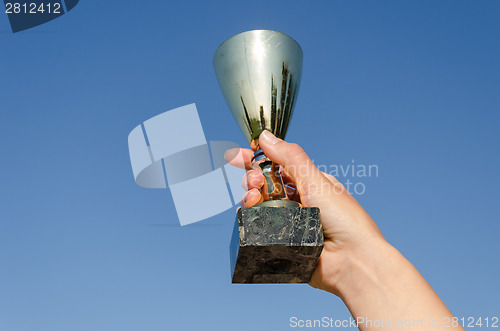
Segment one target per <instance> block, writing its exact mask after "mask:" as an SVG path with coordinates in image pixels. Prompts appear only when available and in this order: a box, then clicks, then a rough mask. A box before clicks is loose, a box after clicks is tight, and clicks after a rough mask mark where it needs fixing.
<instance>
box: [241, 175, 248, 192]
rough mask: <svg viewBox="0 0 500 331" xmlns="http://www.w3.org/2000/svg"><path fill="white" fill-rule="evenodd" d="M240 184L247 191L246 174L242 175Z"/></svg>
mask: <svg viewBox="0 0 500 331" xmlns="http://www.w3.org/2000/svg"><path fill="white" fill-rule="evenodd" d="M241 186H242V187H243V189H244V190H245V191H248V176H247V175H245V176H243V179H242V180H241Z"/></svg>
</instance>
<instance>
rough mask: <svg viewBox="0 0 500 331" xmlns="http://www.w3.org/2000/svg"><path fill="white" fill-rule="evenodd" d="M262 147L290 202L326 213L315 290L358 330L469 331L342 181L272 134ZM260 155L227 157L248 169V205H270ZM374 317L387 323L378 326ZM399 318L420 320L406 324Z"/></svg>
mask: <svg viewBox="0 0 500 331" xmlns="http://www.w3.org/2000/svg"><path fill="white" fill-rule="evenodd" d="M259 144H260V147H261V148H262V150H263V151H264V153H265V154H266V156H267V157H268V158H270V159H271V160H272V161H274V162H276V163H278V164H280V165H281V167H282V177H283V181H284V182H285V183H286V185H288V186H290V187H291V189H287V193H289V198H290V200H294V201H297V202H299V203H300V204H301V205H302V206H305V207H319V208H320V210H321V222H322V225H323V231H324V236H325V246H324V248H323V252H322V254H321V256H320V259H319V261H318V264H317V267H316V269H315V271H314V274H313V275H312V278H311V281H310V282H309V285H311V286H312V287H315V288H318V289H321V290H324V291H327V292H330V293H333V294H334V295H336V296H338V297H339V298H340V299H342V301H343V302H344V303H345V305H346V306H347V308H348V309H349V311H350V312H351V314H352V316H353V319H355V320H356V319H358V318H359V319H358V321H359V322H360V323H358V328H359V329H360V330H363V331H364V330H372V329H376V330H381V329H395V328H396V329H398V330H405V329H408V330H410V329H429V330H439V329H443V330H449V329H450V328H452V327H453V328H455V329H461V330H463V328H462V327H461V326H460V324H459V323H452V318H453V315H452V314H451V312H450V311H449V310H448V308H447V307H446V306H445V305H444V303H443V302H442V301H441V299H440V298H439V297H438V296H437V295H436V293H435V292H434V290H433V289H432V288H431V286H430V285H429V284H428V283H427V282H426V281H425V279H424V278H423V277H422V276H421V275H420V273H419V272H418V271H417V269H416V268H415V267H414V266H413V265H412V264H411V263H410V262H409V261H408V260H407V259H406V258H405V257H404V256H403V255H401V254H400V253H399V251H398V250H397V249H395V248H394V247H393V246H391V245H390V244H389V243H388V242H387V241H386V240H385V238H384V236H383V235H382V233H381V232H380V230H379V228H378V227H377V225H376V224H375V222H374V221H373V219H372V218H371V217H370V215H368V213H367V212H366V211H365V210H364V209H363V208H362V207H361V205H360V204H359V203H358V202H357V201H356V199H354V198H353V197H352V196H351V195H350V194H349V193H348V191H347V190H346V189H345V188H344V187H343V185H342V184H341V183H340V182H339V181H338V180H337V179H335V178H334V177H333V176H331V175H329V174H326V173H323V172H321V171H319V170H318V168H317V167H316V166H315V165H314V164H313V162H312V161H311V159H310V158H309V157H308V156H307V154H306V153H305V152H304V150H303V149H302V148H301V147H300V146H299V145H297V144H293V143H287V142H285V141H283V140H281V139H278V138H276V137H275V136H274V135H272V134H271V133H270V132H268V131H264V132H263V133H262V134H261V135H260V137H259ZM252 156H253V151H252V150H250V149H233V150H229V151H228V152H226V159H227V161H228V162H229V163H230V164H232V165H234V166H237V167H240V168H245V169H247V170H248V172H247V173H246V175H245V176H244V177H243V180H242V185H243V188H244V189H245V190H247V192H246V193H245V195H244V196H243V198H242V201H241V206H242V207H251V206H254V205H256V204H257V203H259V202H262V200H263V198H262V195H261V194H260V191H259V189H260V188H261V187H262V185H263V184H264V177H263V176H262V173H261V172H260V171H259V170H255V169H252V168H251V158H252ZM362 319H363V320H362ZM436 319H437V321H436ZM368 320H371V321H372V322H373V321H375V320H377V321H382V320H383V321H385V323H383V325H381V324H380V323H379V325H375V323H371V324H370V323H369V322H368ZM388 321H391V322H392V327H390V326H389V325H388V324H389V322H388ZM398 321H416V322H412V323H406V325H398ZM418 321H422V322H421V324H419V322H418ZM429 321H432V327H431V326H430V325H429ZM452 324H455V325H452Z"/></svg>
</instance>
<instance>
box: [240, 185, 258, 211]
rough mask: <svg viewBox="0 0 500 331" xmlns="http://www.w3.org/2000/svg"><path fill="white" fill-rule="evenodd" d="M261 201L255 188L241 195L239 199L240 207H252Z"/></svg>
mask: <svg viewBox="0 0 500 331" xmlns="http://www.w3.org/2000/svg"><path fill="white" fill-rule="evenodd" d="M262 201H263V198H262V195H261V194H260V192H259V190H257V189H256V188H253V189H251V190H250V191H248V192H247V193H245V194H244V195H243V198H242V199H241V206H242V207H252V206H254V205H256V204H258V203H260V202H262Z"/></svg>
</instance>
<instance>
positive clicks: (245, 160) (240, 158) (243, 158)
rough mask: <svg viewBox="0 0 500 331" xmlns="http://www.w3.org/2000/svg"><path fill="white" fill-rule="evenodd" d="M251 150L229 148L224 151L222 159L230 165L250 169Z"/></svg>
mask: <svg viewBox="0 0 500 331" xmlns="http://www.w3.org/2000/svg"><path fill="white" fill-rule="evenodd" d="M252 157H253V152H252V150H250V149H247V148H231V149H228V150H227V151H226V152H225V153H224V159H225V160H226V162H227V163H229V164H230V165H232V166H234V167H237V168H241V169H246V170H250V169H252Z"/></svg>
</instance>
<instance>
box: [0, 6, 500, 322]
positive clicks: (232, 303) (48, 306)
mask: <svg viewBox="0 0 500 331" xmlns="http://www.w3.org/2000/svg"><path fill="white" fill-rule="evenodd" d="M499 17H500V2H498V1H493V0H492V1H486V0H485V1H460V0H441V1H430V0H425V1H387V0H385V1H338V0H336V1H279V2H278V1H245V2H239V1H228V2H218V3H217V2H210V1H199V2H193V1H178V2H175V3H174V2H169V1H114V2H108V1H84V0H83V1H81V2H80V4H79V5H77V6H76V7H75V8H74V9H73V10H72V11H71V12H69V13H68V14H67V15H64V16H62V17H60V18H58V19H56V20H54V21H52V22H49V23H47V24H45V25H42V26H39V27H37V28H34V29H32V30H28V31H26V32H21V33H17V34H12V33H11V32H10V27H9V24H8V20H7V16H6V15H5V14H3V13H0V123H1V125H2V128H1V130H0V160H1V162H0V170H1V174H2V179H1V184H0V201H1V202H0V330H2V331H3V330H5V331H59V330H71V331H80V330H81V331H88V330H92V331H101V330H102V331H115V330H116V331H126V330H131V331H132V330H134V331H135V330H141V331H157V330H158V331H159V330H287V329H289V319H290V317H292V316H297V317H298V318H302V319H315V318H321V317H323V316H329V317H332V318H335V319H343V318H347V317H348V316H349V312H348V311H347V309H346V308H345V307H344V305H343V304H342V302H341V301H340V300H339V299H338V298H336V297H335V296H333V295H331V294H327V293H324V292H321V291H319V290H315V289H312V288H310V287H308V286H307V285H279V286H267V285H263V286H253V285H249V286H241V285H240V286H236V285H232V284H231V283H230V276H229V250H228V246H229V240H230V234H231V231H232V227H233V222H234V214H235V210H234V209H233V210H228V211H226V212H225V213H223V214H220V215H218V216H215V217H212V218H211V219H208V220H206V221H203V222H201V223H198V224H195V225H192V226H188V227H179V226H176V224H178V222H177V217H176V213H175V209H174V206H173V203H172V200H171V196H170V193H169V191H168V190H148V189H142V188H140V187H138V186H137V185H136V184H135V183H134V179H133V176H132V171H131V167H130V162H129V156H128V148H127V135H128V133H129V132H130V131H131V130H132V129H133V128H134V127H135V126H136V125H138V124H139V123H141V122H142V121H144V120H146V119H148V118H150V117H152V116H154V115H157V114H159V113H162V112H164V111H166V110H169V109H172V108H176V107H179V106H182V105H186V104H189V103H192V102H195V103H196V104H197V106H198V111H199V113H200V117H201V121H202V124H203V127H204V130H205V134H206V136H207V139H208V140H233V141H236V142H238V143H239V144H241V145H244V144H245V141H244V138H243V135H242V134H241V133H240V132H239V129H238V128H237V126H236V124H235V122H234V120H233V119H232V117H231V115H230V113H229V110H228V108H227V106H226V104H225V101H224V99H223V97H222V94H221V92H220V90H219V87H218V85H217V81H216V78H215V74H214V71H213V68H212V55H213V53H214V51H215V49H216V48H217V46H218V45H219V44H220V43H221V42H222V41H224V40H225V39H227V38H228V37H230V36H232V35H234V34H236V33H239V32H242V31H246V30H251V29H275V30H279V31H282V32H284V33H287V34H289V35H290V36H292V37H294V38H295V39H296V40H297V41H298V42H299V43H300V44H301V46H302V48H303V50H304V67H303V79H302V84H301V90H300V93H299V95H298V100H297V104H296V108H295V111H296V112H295V115H294V118H293V119H292V124H291V126H290V129H289V135H288V137H287V139H288V140H289V141H293V142H298V143H300V144H301V145H302V146H303V147H304V149H305V150H306V151H307V152H308V153H309V154H310V155H311V157H312V158H313V159H314V160H315V161H316V162H317V163H320V164H326V165H330V164H337V165H347V164H350V163H352V160H354V163H355V164H376V165H378V167H379V175H378V177H372V178H361V179H359V178H358V179H357V180H359V181H361V182H363V183H364V185H365V187H366V192H365V194H363V195H360V196H357V199H358V200H359V201H360V203H361V204H362V205H363V206H364V207H365V208H366V209H367V210H368V212H369V213H370V214H371V215H372V216H373V218H374V219H375V220H376V222H377V223H378V225H379V226H380V228H381V229H382V231H383V233H384V235H385V236H386V238H387V239H388V240H389V241H390V242H391V243H392V244H393V245H395V246H396V247H397V248H398V249H399V250H400V251H401V252H402V253H403V254H404V255H405V256H406V257H407V258H408V259H410V261H411V262H413V263H414V265H415V266H416V267H417V268H418V269H419V271H420V272H421V273H422V274H423V275H424V276H425V277H426V279H427V280H428V281H429V283H430V284H431V285H432V286H433V288H434V289H435V290H436V292H437V293H438V295H439V296H441V298H442V299H443V300H444V301H445V303H446V304H447V305H448V307H449V308H450V309H451V310H452V312H453V313H455V315H457V316H459V317H461V316H475V317H479V316H483V317H487V316H492V315H497V316H498V315H500V299H499V297H500V285H499V282H498V274H499V273H500V264H499V263H498V261H499V259H498V257H499V256H500V243H499V239H498V234H499V231H500V216H499V213H498V205H499V193H498V185H499V182H500V174H499V171H498V165H499V163H500V155H499V147H500V144H499V143H500V130H499V129H498V125H499V124H498V123H499V121H500V113H499V108H500V93H499V92H500V80H499V77H500V62H499V59H500V45H499V40H500V39H499V38H498V35H499V32H500V20H499ZM339 179H340V180H341V181H345V180H346V178H339ZM203 194H204V190H203V188H200V191H199V192H197V194H196V195H194V196H193V206H196V204H197V201H199V199H203Z"/></svg>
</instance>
